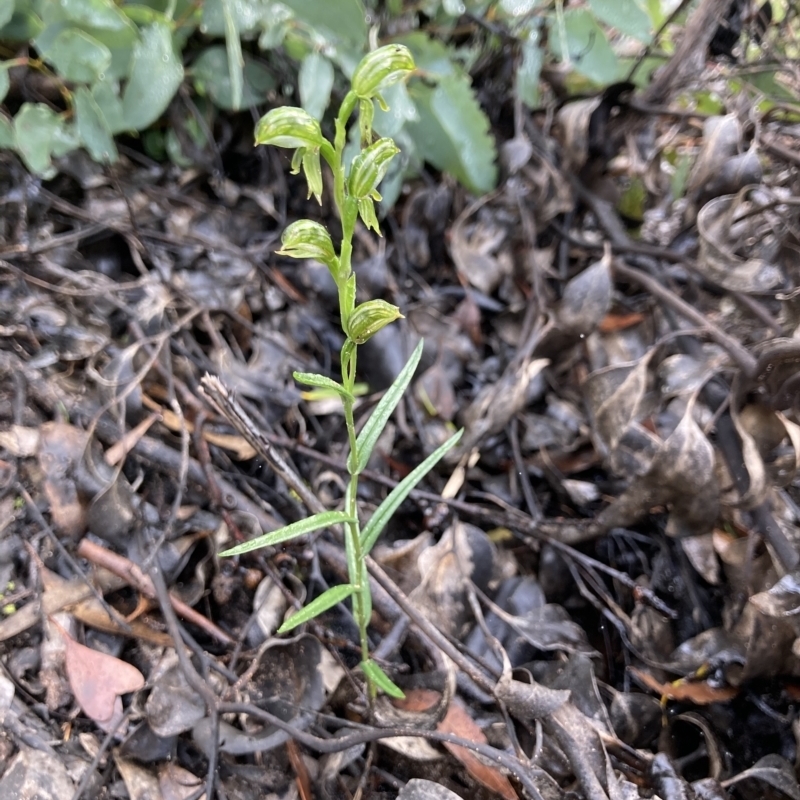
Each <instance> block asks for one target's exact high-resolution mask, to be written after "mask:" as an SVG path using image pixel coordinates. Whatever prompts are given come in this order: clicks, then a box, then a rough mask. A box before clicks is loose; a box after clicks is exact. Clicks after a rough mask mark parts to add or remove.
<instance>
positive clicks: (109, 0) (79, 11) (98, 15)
mask: <svg viewBox="0 0 800 800" xmlns="http://www.w3.org/2000/svg"><path fill="white" fill-rule="evenodd" d="M59 5H60V6H61V11H62V12H63V13H64V15H65V16H66V18H67V19H69V20H71V21H72V22H77V23H79V24H81V25H84V26H88V27H91V28H104V29H106V30H111V31H118V30H122V29H123V28H124V27H125V26H126V25H127V21H126V19H125V16H124V15H123V14H122V12H121V11H120V10H119V9H118V8H117V6H116V4H115V3H114V2H113V0H59Z"/></svg>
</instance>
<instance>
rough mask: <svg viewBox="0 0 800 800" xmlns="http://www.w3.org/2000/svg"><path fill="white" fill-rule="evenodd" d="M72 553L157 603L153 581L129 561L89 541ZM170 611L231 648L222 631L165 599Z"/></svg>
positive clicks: (188, 608)
mask: <svg viewBox="0 0 800 800" xmlns="http://www.w3.org/2000/svg"><path fill="white" fill-rule="evenodd" d="M75 552H76V553H77V554H78V555H79V556H80V557H81V558H85V559H86V560H87V561H91V562H92V563H93V564H97V565H98V566H100V567H105V569H107V570H108V571H109V572H113V573H114V574H115V575H119V577H120V578H124V579H125V580H126V581H128V582H129V583H130V585H131V586H133V587H135V588H136V589H137V590H138V591H140V592H141V593H142V594H143V595H145V596H146V597H149V598H151V599H152V600H155V599H157V594H156V589H155V587H154V586H153V581H152V580H151V579H150V578H149V577H148V576H147V575H146V574H145V573H143V572H142V570H141V569H140V568H139V567H138V566H137V565H136V564H134V563H133V562H132V561H130V560H129V559H127V558H125V557H124V556H121V555H118V554H117V553H112V552H111V551H110V550H106V548H105V547H101V546H100V545H99V544H95V543H94V542H91V541H89V540H88V539H81V541H80V543H79V544H78V547H77V548H76V550H75ZM169 598H170V602H171V604H172V607H173V608H174V609H175V611H176V613H178V614H180V615H181V616H182V617H183V618H184V619H185V620H186V621H187V622H191V623H192V624H193V625H197V627H198V628H201V629H202V630H204V631H205V632H206V633H207V634H208V635H209V636H211V637H213V638H214V639H216V640H217V641H218V642H221V643H222V644H225V645H233V644H235V642H234V640H233V639H232V638H231V637H230V636H228V634H227V633H225V631H223V630H220V629H219V628H218V627H217V626H216V625H214V623H213V622H211V621H210V620H208V619H206V618H205V617H204V616H203V615H202V614H200V613H198V612H197V611H195V610H194V609H193V608H192V607H191V606H187V605H186V603H184V602H183V601H182V600H179V599H178V598H177V597H174V596H173V595H171V594H170V596H169Z"/></svg>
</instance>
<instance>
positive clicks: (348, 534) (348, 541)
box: [342, 341, 377, 699]
mask: <svg viewBox="0 0 800 800" xmlns="http://www.w3.org/2000/svg"><path fill="white" fill-rule="evenodd" d="M350 344H352V343H350V342H349V341H348V342H347V343H345V346H344V347H343V348H342V384H343V385H344V386H345V388H347V389H348V391H352V387H353V384H354V383H355V376H356V347H355V345H352V346H351V347H348V345H350ZM353 403H354V401H353V400H352V399H350V398H349V397H346V398H344V399H343V400H342V404H343V406H344V420H345V425H346V426H347V438H348V441H349V443H350V458H349V459H348V462H347V464H348V470H349V472H350V480H349V481H348V485H347V492H346V493H345V513H346V514H347V516H348V517H350V518H351V519H352V520H353V522H348V523H347V524H346V525H345V552H346V554H347V573H348V579H349V581H350V585H351V586H352V587H353V589H354V591H353V595H352V598H353V599H352V602H353V617H354V618H355V621H356V624H357V625H358V636H359V641H360V644H361V660H362V661H367V660H368V659H369V639H368V638H367V628H368V626H369V620H370V616H371V614H372V610H371V609H372V598H371V597H370V594H369V592H370V589H369V582H368V579H367V575H366V567H365V561H364V553H363V551H362V548H361V526H360V524H359V522H358V506H357V500H358V472H357V468H356V464H357V459H356V422H355V415H354V413H353ZM367 688H368V693H369V696H370V699H372V698H374V697H375V695H376V691H377V690H376V687H375V686H373V684H372V681H370V680H369V677H368V676H367Z"/></svg>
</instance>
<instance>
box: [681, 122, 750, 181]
mask: <svg viewBox="0 0 800 800" xmlns="http://www.w3.org/2000/svg"><path fill="white" fill-rule="evenodd" d="M741 143H742V126H741V124H740V122H739V119H738V118H737V116H736V115H735V114H726V115H725V116H718V117H709V118H708V119H707V120H706V121H705V123H704V124H703V144H702V145H701V147H700V152H699V154H698V156H697V160H696V161H695V162H694V167H693V168H692V172H691V175H690V176H689V181H688V184H687V189H688V191H689V192H695V191H704V190H706V185H707V184H708V183H709V182H711V181H713V180H714V179H715V177H716V176H717V175H719V173H720V171H721V170H722V169H724V167H725V165H726V164H727V163H728V161H729V160H730V159H731V158H733V157H734V156H735V155H736V154H737V153H738V152H739V148H740V147H741Z"/></svg>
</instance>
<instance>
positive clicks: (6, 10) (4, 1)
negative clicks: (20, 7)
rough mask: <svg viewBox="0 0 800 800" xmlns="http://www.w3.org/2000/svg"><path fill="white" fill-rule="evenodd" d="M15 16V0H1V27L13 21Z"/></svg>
mask: <svg viewBox="0 0 800 800" xmlns="http://www.w3.org/2000/svg"><path fill="white" fill-rule="evenodd" d="M13 16H14V0H0V28H2V27H3V26H4V25H7V24H8V23H9V22H11V17H13Z"/></svg>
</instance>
